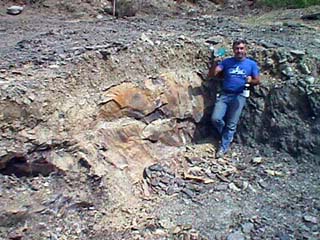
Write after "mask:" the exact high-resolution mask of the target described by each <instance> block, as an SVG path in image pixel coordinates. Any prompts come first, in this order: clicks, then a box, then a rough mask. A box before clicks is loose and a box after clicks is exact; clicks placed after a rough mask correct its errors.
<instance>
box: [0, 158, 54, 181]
mask: <svg viewBox="0 0 320 240" xmlns="http://www.w3.org/2000/svg"><path fill="white" fill-rule="evenodd" d="M53 172H58V170H57V168H56V167H55V166H54V165H53V164H51V163H49V162H47V161H46V160H41V161H36V162H29V161H28V159H27V157H26V156H19V157H13V158H11V159H10V160H9V161H8V162H7V164H6V166H5V168H3V169H0V173H1V174H3V175H15V176H16V177H36V176H39V175H42V176H45V177H46V176H49V175H50V173H53Z"/></svg>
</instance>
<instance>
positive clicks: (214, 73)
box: [208, 62, 223, 79]
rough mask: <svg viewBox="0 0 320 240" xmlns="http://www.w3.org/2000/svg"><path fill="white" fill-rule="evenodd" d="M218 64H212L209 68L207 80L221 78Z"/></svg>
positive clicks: (220, 69)
mask: <svg viewBox="0 0 320 240" xmlns="http://www.w3.org/2000/svg"><path fill="white" fill-rule="evenodd" d="M218 64H219V63H218V62H214V63H213V64H212V65H211V67H210V68H209V72H208V79H210V78H213V77H218V78H222V73H223V71H222V68H221V67H220V66H219V65H218Z"/></svg>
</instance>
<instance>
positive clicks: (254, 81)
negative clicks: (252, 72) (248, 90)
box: [248, 75, 260, 85]
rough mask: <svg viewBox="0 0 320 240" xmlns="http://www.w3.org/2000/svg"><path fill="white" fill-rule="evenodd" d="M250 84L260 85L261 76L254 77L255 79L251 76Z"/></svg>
mask: <svg viewBox="0 0 320 240" xmlns="http://www.w3.org/2000/svg"><path fill="white" fill-rule="evenodd" d="M248 83H250V85H258V84H260V76H259V75H257V76H254V77H251V76H249V77H248Z"/></svg>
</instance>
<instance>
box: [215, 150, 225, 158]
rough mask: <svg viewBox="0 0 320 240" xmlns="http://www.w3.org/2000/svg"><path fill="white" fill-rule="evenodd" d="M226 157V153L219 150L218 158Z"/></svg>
mask: <svg viewBox="0 0 320 240" xmlns="http://www.w3.org/2000/svg"><path fill="white" fill-rule="evenodd" d="M223 157H224V151H223V150H222V149H219V151H218V152H216V158H223Z"/></svg>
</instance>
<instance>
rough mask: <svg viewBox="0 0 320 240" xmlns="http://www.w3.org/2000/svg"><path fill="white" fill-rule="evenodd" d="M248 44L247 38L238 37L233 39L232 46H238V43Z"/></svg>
mask: <svg viewBox="0 0 320 240" xmlns="http://www.w3.org/2000/svg"><path fill="white" fill-rule="evenodd" d="M241 43H242V44H247V43H248V42H247V41H246V40H245V39H242V38H240V39H236V40H234V41H233V43H232V48H233V47H234V46H237V45H239V44H241Z"/></svg>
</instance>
